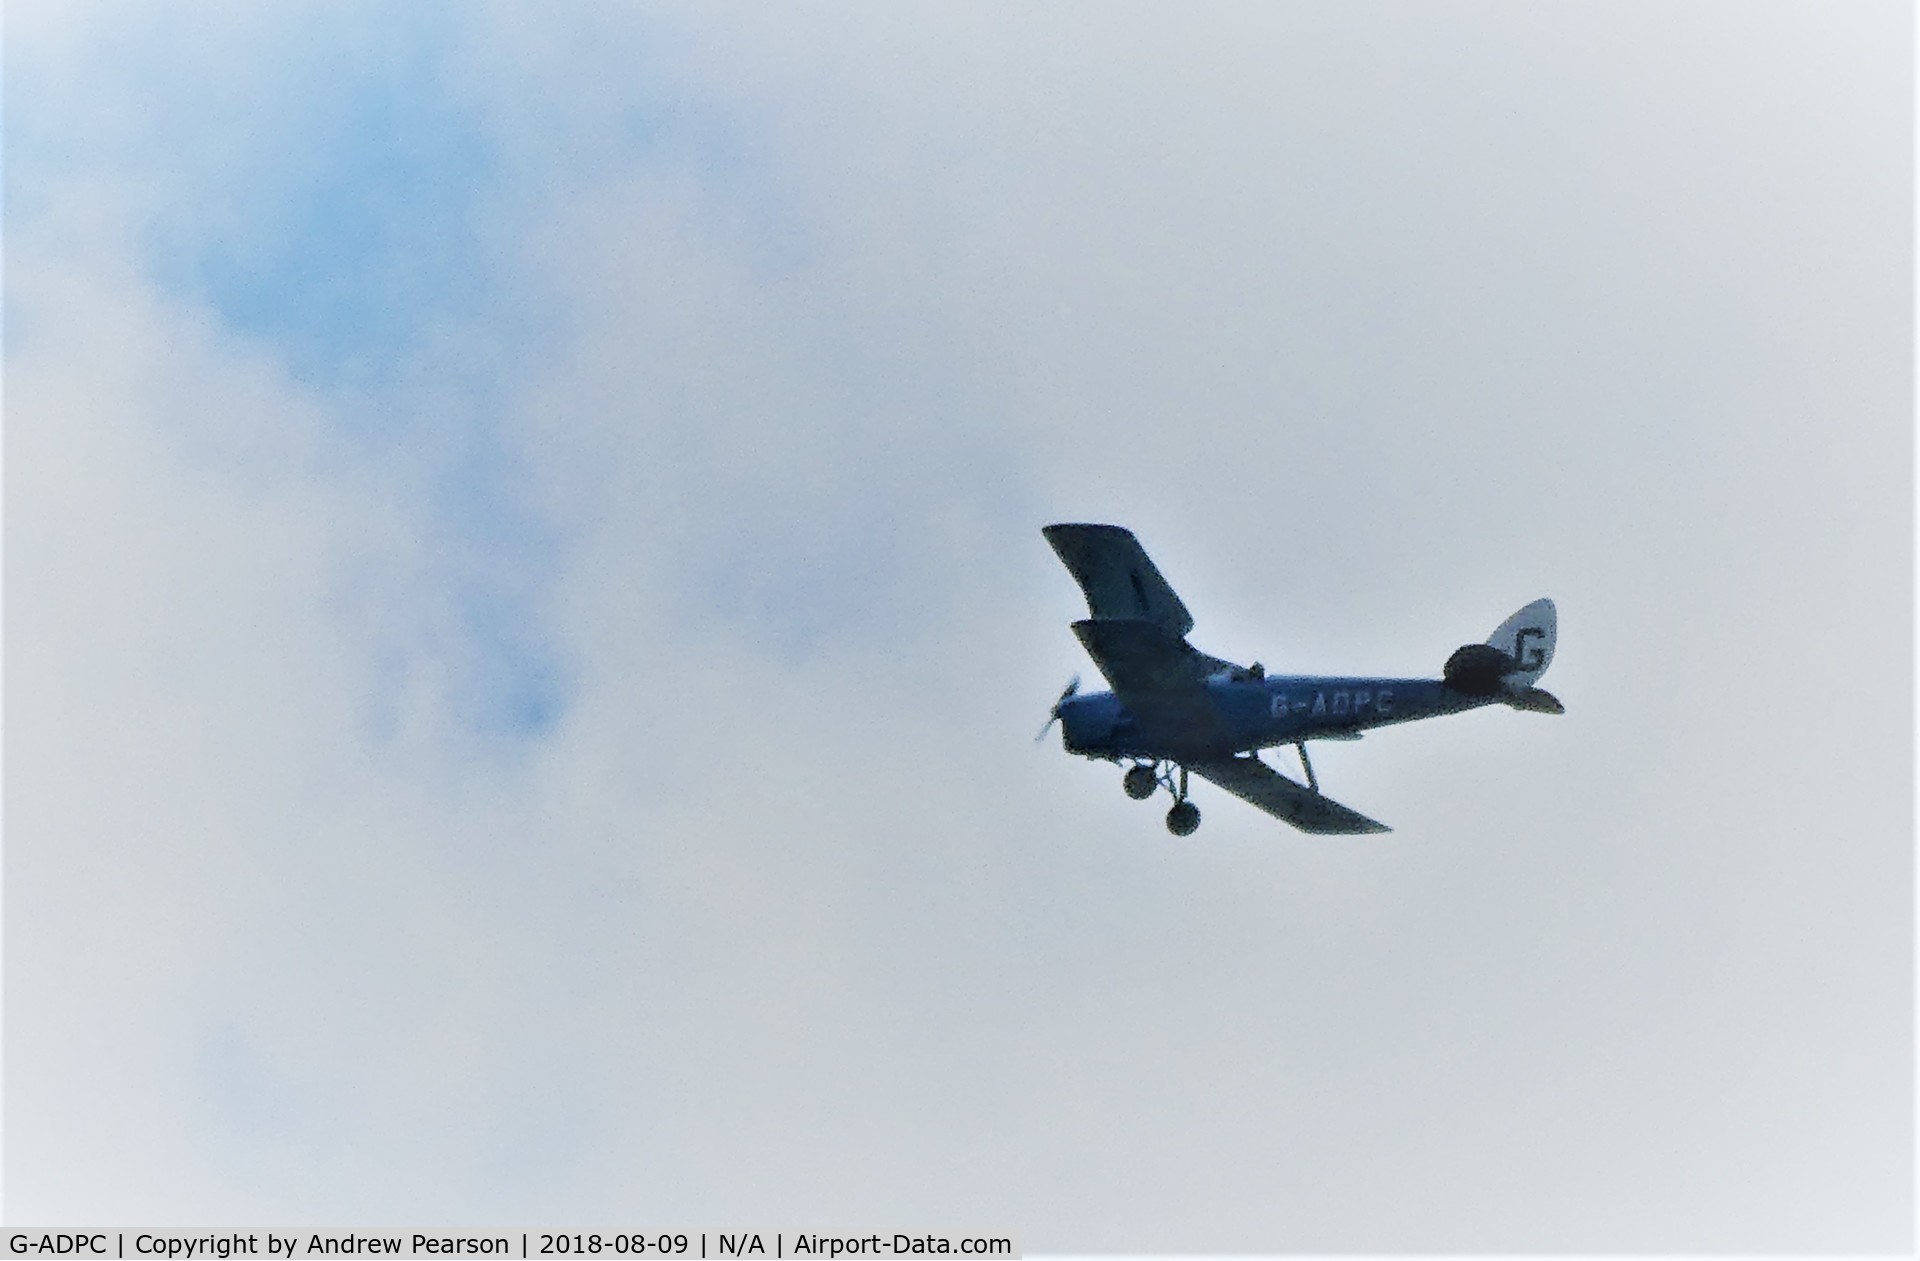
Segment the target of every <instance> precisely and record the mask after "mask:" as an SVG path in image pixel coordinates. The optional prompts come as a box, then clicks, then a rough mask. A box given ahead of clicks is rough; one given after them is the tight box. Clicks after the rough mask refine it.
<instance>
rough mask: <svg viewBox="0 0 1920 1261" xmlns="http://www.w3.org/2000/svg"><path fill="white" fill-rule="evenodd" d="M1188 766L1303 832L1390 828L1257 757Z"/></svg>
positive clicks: (1348, 831)
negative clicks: (1299, 781) (1291, 778)
mask: <svg viewBox="0 0 1920 1261" xmlns="http://www.w3.org/2000/svg"><path fill="white" fill-rule="evenodd" d="M1187 769H1188V770H1190V771H1192V772H1193V773H1194V774H1195V775H1198V776H1200V777H1201V778H1202V779H1208V780H1212V781H1213V782H1214V783H1216V784H1218V785H1220V787H1222V788H1224V789H1226V790H1227V791H1228V792H1230V793H1232V794H1233V795H1234V796H1236V797H1238V798H1240V800H1242V801H1246V802H1250V803H1252V804H1253V805H1256V806H1258V807H1260V808H1261V809H1262V810H1265V811H1266V812H1267V813H1268V814H1270V815H1272V816H1273V817H1274V818H1276V819H1284V820H1285V821H1286V822H1288V823H1291V824H1293V826H1295V827H1297V828H1299V829H1300V830H1301V831H1302V832H1318V833H1320V834H1322V835H1339V834H1349V833H1356V834H1357V833H1361V832H1386V831H1390V830H1391V829H1390V828H1388V827H1387V825H1386V824H1384V823H1376V822H1375V821H1374V820H1372V819H1369V818H1368V817H1367V816H1366V815H1364V814H1361V813H1360V812H1359V811H1357V810H1349V809H1348V808H1347V807H1345V806H1343V805H1341V804H1340V803H1339V802H1337V801H1333V800H1331V799H1329V798H1327V797H1323V796H1321V795H1320V794H1319V793H1317V792H1314V791H1313V790H1312V789H1311V788H1308V787H1306V786H1305V785H1304V784H1296V783H1294V782H1293V781H1292V780H1290V779H1288V778H1287V777H1286V776H1285V775H1282V774H1281V773H1280V772H1279V771H1276V770H1274V769H1273V768H1272V767H1271V766H1268V765H1267V764H1266V763H1265V762H1262V761H1261V760H1260V759H1259V758H1257V757H1251V756H1249V757H1226V758H1215V759H1212V760H1210V761H1205V762H1193V763H1190V764H1189V765H1188V767H1187Z"/></svg>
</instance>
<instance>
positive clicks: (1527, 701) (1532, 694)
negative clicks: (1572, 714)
mask: <svg viewBox="0 0 1920 1261" xmlns="http://www.w3.org/2000/svg"><path fill="white" fill-rule="evenodd" d="M1507 704H1509V705H1511V706H1513V707H1514V708H1515V709H1530V710H1532V711H1533V712H1534V713H1536V714H1564V713H1566V712H1567V707H1566V706H1565V705H1562V704H1561V703H1560V698H1559V697H1557V696H1555V695H1554V694H1553V693H1552V692H1549V691H1548V690H1547V689H1546V688H1544V687H1530V688H1528V689H1527V690H1526V691H1524V692H1521V693H1520V694H1519V695H1517V696H1509V697H1507Z"/></svg>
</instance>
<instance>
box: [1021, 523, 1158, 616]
mask: <svg viewBox="0 0 1920 1261" xmlns="http://www.w3.org/2000/svg"><path fill="white" fill-rule="evenodd" d="M1040 532H1041V533H1042V534H1044V535H1046V536H1047V542H1048V543H1050V544H1052V545H1053V550H1054V551H1055V552H1056V553H1057V554H1058V555H1059V557H1060V560H1061V562H1062V563H1063V564H1065V565H1066V567H1067V569H1068V571H1069V572H1071V573H1072V574H1073V580H1074V581H1075V582H1077V583H1079V584H1080V590H1081V591H1082V592H1084V593H1085V594H1086V597H1087V613H1088V614H1089V615H1090V616H1092V617H1093V618H1095V619H1096V620H1101V621H1105V620H1107V619H1112V618H1126V619H1130V620H1137V621H1146V622H1152V623H1154V624H1155V625H1157V626H1159V627H1160V628H1161V629H1162V630H1164V631H1166V632H1168V633H1169V634H1171V635H1172V636H1173V637H1174V638H1175V639H1180V638H1183V637H1184V636H1185V635H1186V634H1187V632H1188V631H1190V630H1192V629H1193V617H1192V616H1191V615H1190V614H1189V613H1188V612H1187V606H1186V605H1184V604H1182V603H1180V597H1179V596H1177V595H1175V594H1174V593H1173V588H1172V587H1170V586H1168V585H1167V580H1166V579H1165V578H1162V577H1161V576H1160V571H1159V570H1158V569H1155V568H1154V566H1153V562H1152V561H1151V560H1148V559H1147V553H1146V550H1145V549H1144V548H1142V547H1141V546H1140V540H1138V539H1136V538H1134V537H1133V531H1131V530H1128V529H1124V528H1122V527H1120V526H1117V525H1074V524H1062V525H1050V526H1047V527H1045V528H1044V529H1042V530H1041V531H1040Z"/></svg>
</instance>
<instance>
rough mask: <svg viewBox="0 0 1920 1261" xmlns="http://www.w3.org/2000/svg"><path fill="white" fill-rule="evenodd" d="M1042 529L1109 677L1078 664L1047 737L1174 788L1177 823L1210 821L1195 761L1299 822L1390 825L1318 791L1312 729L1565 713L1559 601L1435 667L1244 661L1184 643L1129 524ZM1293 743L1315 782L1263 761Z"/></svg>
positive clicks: (1326, 734)
mask: <svg viewBox="0 0 1920 1261" xmlns="http://www.w3.org/2000/svg"><path fill="white" fill-rule="evenodd" d="M1042 533H1043V534H1045V535H1046V539H1047V542H1048V543H1050V544H1052V545H1053V550H1054V551H1055V552H1056V553H1058V555H1059V557H1060V559H1061V561H1062V562H1064V563H1065V564H1066V567H1067V569H1068V571H1069V572H1071V573H1072V574H1073V577H1074V580H1075V581H1076V582H1078V583H1079V584H1080V589H1081V591H1082V592H1084V593H1085V594H1086V597H1087V613H1088V616H1087V617H1086V618H1084V619H1083V620H1081V621H1078V622H1075V623H1073V633H1074V634H1075V635H1076V636H1078V637H1079V640H1080V643H1081V644H1082V645H1083V646H1084V647H1085V648H1086V650H1087V655H1088V656H1090V657H1092V658H1093V663H1094V664H1095V665H1096V666H1098V667H1099V669H1100V673H1101V674H1103V675H1104V676H1106V680H1107V683H1108V685H1109V686H1110V687H1111V689H1112V690H1111V691H1106V692H1092V693H1085V694H1083V693H1081V691H1080V680H1079V678H1078V676H1075V678H1074V679H1073V681H1072V682H1070V683H1068V684H1067V687H1066V690H1065V691H1063V692H1062V693H1060V699H1059V700H1057V701H1056V702H1054V706H1053V712H1052V715H1051V717H1049V718H1048V720H1047V725H1046V726H1045V727H1042V728H1041V729H1040V736H1039V739H1043V740H1044V739H1045V738H1046V735H1047V732H1048V731H1050V730H1051V729H1052V728H1053V724H1054V723H1055V722H1058V723H1059V724H1060V740H1061V744H1062V745H1063V746H1064V747H1065V748H1066V750H1067V752H1069V753H1076V754H1079V755H1080V756H1081V757H1085V758H1092V759H1096V760H1102V761H1108V762H1114V763H1116V764H1118V763H1125V764H1127V770H1126V773H1125V774H1124V775H1122V776H1121V780H1120V783H1121V786H1122V788H1124V789H1125V791H1126V794H1127V796H1129V797H1132V798H1134V799H1136V800H1145V799H1147V798H1149V797H1151V796H1153V795H1154V793H1155V792H1157V791H1158V790H1160V789H1162V788H1164V789H1166V790H1167V792H1168V793H1169V794H1171V795H1172V797H1173V805H1172V807H1171V808H1170V809H1169V810H1168V811H1167V830H1168V831H1170V832H1172V833H1173V834H1174V835H1175V836H1188V835H1190V834H1192V832H1193V830H1194V829H1195V828H1197V827H1199V826H1200V810H1199V808H1198V807H1197V806H1195V805H1194V804H1193V802H1192V801H1191V800H1189V798H1188V792H1187V789H1188V776H1189V774H1192V775H1197V776H1199V777H1200V778H1201V779H1204V780H1207V781H1209V782H1211V783H1214V784H1217V785H1218V786H1220V787H1221V788H1224V789H1226V790H1227V791H1228V792H1229V793H1232V794H1233V795H1234V796H1236V797H1238V798H1240V799H1241V800H1242V801H1246V802H1248V803H1250V804H1252V805H1254V806H1256V807H1258V808H1259V809H1261V810H1264V811H1266V812H1267V813H1268V814H1270V815H1272V816H1274V817H1275V818H1277V819H1281V820H1284V821H1285V822H1287V823H1291V824H1292V825H1293V826H1294V827H1296V828H1299V829H1300V830H1301V831H1303V832H1316V833H1323V834H1353V833H1366V832H1385V831H1387V830H1388V829H1387V828H1386V826H1385V825H1384V824H1381V823H1377V822H1375V821H1374V820H1372V819H1369V818H1367V817H1366V816H1365V815H1363V814H1361V813H1359V812H1358V811H1356V810H1352V809H1350V808H1348V807H1346V806H1343V805H1341V804H1340V803H1339V802H1337V801H1334V800H1332V799H1331V798H1329V797H1327V796H1326V795H1325V794H1323V793H1322V792H1321V791H1320V781H1319V779H1318V778H1317V777H1316V776H1315V775H1314V773H1313V763H1312V761H1311V760H1310V759H1309V757H1308V755H1307V744H1308V742H1309V741H1312V740H1358V739H1359V738H1360V735H1361V733H1362V732H1364V731H1366V730H1368V729H1369V728H1373V727H1384V726H1388V725H1390V724H1393V723H1402V722H1412V721H1414V720H1415V719H1419V718H1437V717H1439V716H1441V715H1442V714H1458V713H1463V712H1465V711H1466V710H1469V709H1478V708H1480V707H1481V706H1482V705H1507V706H1509V707H1511V708H1513V709H1520V710H1528V711H1531V712H1534V713H1544V714H1559V713H1564V712H1565V708H1564V707H1563V706H1562V705H1561V704H1560V702H1559V701H1558V700H1556V699H1555V698H1554V697H1553V695H1552V694H1551V693H1549V692H1547V691H1544V690H1543V689H1541V688H1540V687H1539V686H1537V684H1538V680H1539V678H1540V676H1541V675H1542V674H1544V673H1546V669H1547V666H1548V665H1549V664H1551V663H1552V661H1553V644H1554V635H1555V630H1556V627H1555V617H1554V609H1553V601H1551V600H1535V601H1534V602H1533V603H1531V604H1529V605H1527V606H1526V607H1525V608H1523V609H1521V610H1520V611H1519V612H1517V613H1515V614H1514V615H1513V616H1512V617H1510V618H1508V619H1507V620H1506V621H1504V622H1502V623H1500V625H1499V627H1498V629H1496V630H1495V631H1494V632H1493V634H1491V635H1489V636H1488V637H1487V639H1486V642H1485V643H1479V644H1467V645H1464V646H1463V647H1461V648H1459V649H1457V650H1456V651H1455V652H1454V653H1453V655H1452V656H1450V657H1448V658H1447V662H1446V665H1445V667H1444V668H1443V669H1442V670H1441V677H1439V678H1437V679H1398V678H1361V677H1351V678H1350V677H1323V676H1318V675H1278V674H1269V673H1268V672H1267V671H1266V669H1265V668H1264V667H1263V666H1261V664H1260V663H1259V662H1255V663H1254V664H1252V665H1250V666H1240V665H1235V664H1234V663H1233V662H1231V661H1223V660H1221V659H1220V658H1218V657H1212V656H1208V655H1207V654H1206V653H1204V652H1201V651H1200V650H1199V649H1197V648H1195V647H1193V645H1191V644H1189V643H1188V642H1187V638H1186V637H1187V635H1188V634H1189V633H1190V632H1191V631H1192V630H1193V617H1192V616H1191V615H1190V614H1189V613H1188V612H1187V608H1186V605H1184V604H1182V603H1181V602H1180V597H1179V596H1177V595H1175V594H1174V592H1173V588H1172V587H1171V586H1169V585H1168V584H1167V580H1166V579H1165V578H1163V577H1161V576H1160V571H1159V570H1158V569H1156V568H1155V567H1154V564H1153V562H1152V561H1151V560H1149V559H1148V558H1147V553H1146V551H1145V549H1143V548H1142V547H1141V546H1140V542H1139V540H1138V539H1136V538H1134V536H1133V533H1132V531H1130V530H1126V529H1122V528H1121V527H1120V526H1117V525H1075V524H1064V525H1050V526H1047V527H1046V528H1045V529H1044V530H1042ZM1285 745H1292V746H1294V749H1295V750H1296V752H1297V753H1298V754H1299V758H1300V769H1301V772H1302V774H1303V775H1304V777H1305V780H1306V782H1305V783H1301V782H1300V781H1298V780H1295V779H1291V778H1289V777H1288V776H1286V775H1283V774H1281V773H1280V772H1279V771H1277V770H1275V769H1274V768H1273V767H1272V766H1270V765H1269V764H1268V763H1266V762H1264V761H1262V760H1261V758H1260V750H1262V749H1269V748H1278V747H1281V746H1285Z"/></svg>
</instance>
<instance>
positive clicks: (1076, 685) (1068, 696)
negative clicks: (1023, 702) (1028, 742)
mask: <svg viewBox="0 0 1920 1261" xmlns="http://www.w3.org/2000/svg"><path fill="white" fill-rule="evenodd" d="M1079 690H1080V676H1079V675H1077V674H1076V675H1074V676H1073V677H1072V678H1071V679H1068V680H1067V685H1066V687H1064V688H1062V689H1061V691H1060V699H1059V700H1057V701H1055V702H1054V703H1053V712H1052V714H1050V715H1049V716H1048V718H1047V725H1046V726H1044V727H1042V728H1040V734H1039V735H1037V736H1035V737H1034V738H1033V742H1034V743H1035V744H1039V743H1040V742H1041V741H1042V740H1044V739H1046V738H1047V733H1048V732H1049V731H1052V730H1053V724H1054V723H1056V722H1059V721H1060V707H1061V706H1062V705H1064V704H1066V703H1067V702H1068V701H1070V700H1072V699H1073V696H1074V693H1076V692H1078V691H1079Z"/></svg>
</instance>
